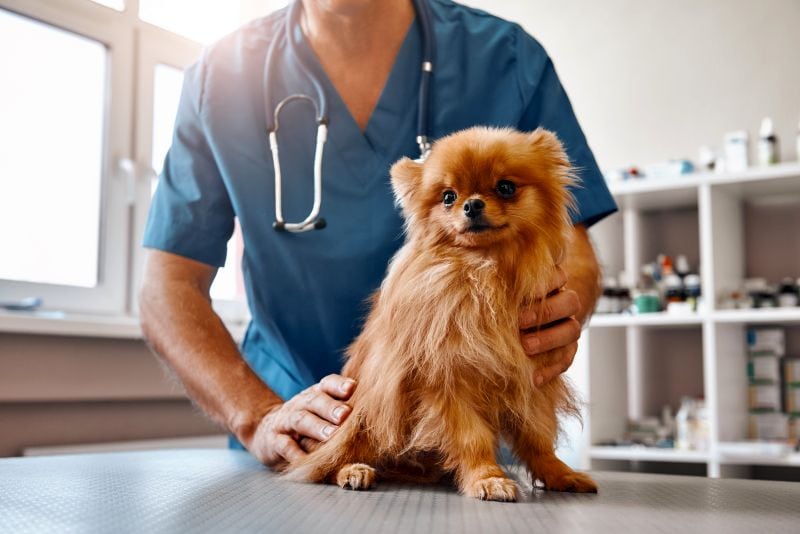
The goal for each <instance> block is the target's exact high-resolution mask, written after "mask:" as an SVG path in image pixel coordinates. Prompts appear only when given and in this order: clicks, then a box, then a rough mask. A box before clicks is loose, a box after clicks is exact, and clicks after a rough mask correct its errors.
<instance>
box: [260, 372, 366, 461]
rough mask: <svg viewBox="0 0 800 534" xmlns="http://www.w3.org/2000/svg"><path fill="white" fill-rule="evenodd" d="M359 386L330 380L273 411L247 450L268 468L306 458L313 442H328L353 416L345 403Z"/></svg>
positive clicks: (332, 377) (333, 377)
mask: <svg viewBox="0 0 800 534" xmlns="http://www.w3.org/2000/svg"><path fill="white" fill-rule="evenodd" d="M355 386H356V383H355V381H354V380H353V379H351V378H344V377H342V376H339V375H328V376H326V377H325V378H323V379H322V380H320V382H319V383H317V384H314V385H313V386H311V387H309V388H308V389H305V390H303V391H301V392H300V393H298V394H297V395H295V396H294V397H292V398H291V399H289V400H288V401H286V402H283V403H279V404H277V405H275V407H274V408H272V409H271V410H269V411H268V412H267V414H266V415H265V416H264V417H263V418H262V419H261V421H260V422H259V424H258V427H257V428H256V431H255V433H254V434H253V438H252V439H251V440H250V442H249V443H245V446H246V447H247V449H248V450H249V451H250V452H251V453H252V454H253V456H255V457H256V458H258V460H259V461H260V462H261V463H263V464H265V465H268V466H274V465H276V464H278V463H280V462H281V461H287V462H291V461H293V460H295V459H298V458H302V457H303V456H305V455H306V450H304V446H306V447H307V446H308V444H309V441H311V442H319V441H326V440H327V439H328V438H330V437H331V436H332V435H333V433H334V432H335V431H336V429H337V428H339V425H340V424H341V423H342V422H344V420H345V419H347V416H348V415H350V410H351V408H350V406H348V405H347V404H345V403H344V402H343V401H346V400H348V399H349V398H350V396H351V395H352V394H353V391H355Z"/></svg>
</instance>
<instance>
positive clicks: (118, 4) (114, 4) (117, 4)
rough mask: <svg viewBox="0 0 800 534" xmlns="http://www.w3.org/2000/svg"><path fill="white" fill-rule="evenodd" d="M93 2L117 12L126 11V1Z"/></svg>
mask: <svg viewBox="0 0 800 534" xmlns="http://www.w3.org/2000/svg"><path fill="white" fill-rule="evenodd" d="M92 2H97V3H98V4H101V5H104V6H106V7H110V8H112V9H116V10H117V11H122V10H123V9H125V0H92Z"/></svg>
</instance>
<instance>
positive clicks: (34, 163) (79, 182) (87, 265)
mask: <svg viewBox="0 0 800 534" xmlns="http://www.w3.org/2000/svg"><path fill="white" fill-rule="evenodd" d="M106 61H107V57H106V48H105V46H104V45H103V44H101V43H99V42H97V41H94V40H91V39H87V38H85V37H81V36H79V35H76V34H73V33H70V32H67V31H64V30H61V29H59V28H55V27H53V26H49V25H47V24H42V23H40V22H36V21H34V20H31V19H28V18H25V17H21V16H19V15H15V14H12V13H10V12H8V11H0V72H2V73H3V83H2V84H0V117H2V121H0V147H3V148H4V149H7V150H3V157H2V158H0V228H2V229H3V230H2V232H0V250H2V251H4V253H3V261H2V262H0V278H4V279H8V280H16V281H24V282H41V283H47V284H59V285H68V286H77V287H87V288H88V287H95V286H96V285H97V280H98V259H99V258H98V249H99V246H100V207H101V199H102V197H101V184H102V180H101V176H102V162H103V137H104V135H103V130H104V119H105V117H104V113H103V111H104V102H105V100H106V94H105V92H106V76H107V72H106ZM43 147H46V150H47V154H46V157H43V154H42V148H43ZM23 228H24V231H21V230H22V229H23Z"/></svg>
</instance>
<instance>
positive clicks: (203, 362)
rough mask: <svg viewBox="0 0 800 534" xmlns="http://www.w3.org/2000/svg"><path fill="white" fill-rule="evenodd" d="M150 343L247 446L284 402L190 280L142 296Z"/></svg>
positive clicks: (152, 286)
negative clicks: (265, 418) (263, 420)
mask: <svg viewBox="0 0 800 534" xmlns="http://www.w3.org/2000/svg"><path fill="white" fill-rule="evenodd" d="M140 317H141V322H142V329H143V332H144V335H145V338H146V339H147V341H148V342H149V343H150V345H151V346H152V347H153V349H154V351H155V352H156V354H158V355H159V356H160V357H161V359H162V360H163V361H164V362H165V363H166V364H167V365H168V367H169V368H170V369H171V370H172V371H173V372H174V373H175V374H176V375H177V376H178V378H179V379H180V381H181V382H182V384H183V386H184V387H185V389H186V392H187V393H188V395H189V397H190V398H191V399H192V400H193V401H194V402H195V403H196V404H198V405H199V406H200V407H201V408H202V409H203V410H204V411H205V412H206V413H207V414H208V415H209V416H210V417H211V418H212V419H214V420H215V421H217V422H218V423H220V424H221V425H223V426H224V427H225V428H226V429H227V430H228V431H230V432H231V433H233V434H234V435H235V436H237V438H239V440H240V441H242V442H243V443H245V444H247V443H248V441H249V440H250V439H251V438H252V435H253V432H254V431H255V428H256V426H257V424H258V422H259V421H260V420H261V418H262V417H263V416H264V414H266V413H267V412H268V411H269V409H270V408H272V407H273V406H275V405H276V404H277V403H280V402H281V399H280V398H279V397H278V396H277V395H276V394H275V393H274V392H273V391H272V390H270V389H269V388H268V387H267V386H266V385H265V384H264V383H263V382H262V381H261V380H260V379H259V378H258V377H257V376H256V375H255V373H253V371H252V370H251V369H250V368H249V366H248V365H247V363H246V362H245V361H244V359H243V358H242V357H241V354H240V353H239V350H238V348H237V346H236V343H235V342H234V341H233V339H232V338H231V336H230V334H229V333H228V331H227V329H226V328H225V325H224V324H223V323H222V321H221V320H220V318H219V317H218V316H217V315H216V314H215V313H214V311H213V309H212V308H211V304H210V302H209V301H208V299H207V298H206V297H205V295H204V293H203V290H202V289H201V288H199V287H197V284H195V283H193V282H192V281H187V280H170V279H167V280H164V279H159V278H156V279H155V280H153V281H149V282H148V283H147V284H145V286H144V287H143V289H142V292H141V296H140Z"/></svg>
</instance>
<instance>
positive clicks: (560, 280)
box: [547, 265, 567, 295]
mask: <svg viewBox="0 0 800 534" xmlns="http://www.w3.org/2000/svg"><path fill="white" fill-rule="evenodd" d="M565 285H567V273H566V271H564V269H562V268H561V266H560V265H556V270H555V272H554V273H553V277H552V278H551V279H550V284H549V286H550V287H548V288H547V294H548V295H551V294H553V293H555V292H556V291H558V290H559V289H561V288H562V287H564V286H565Z"/></svg>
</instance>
